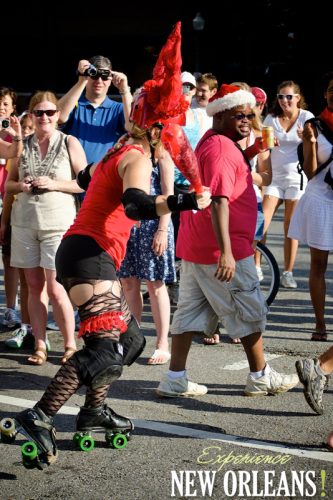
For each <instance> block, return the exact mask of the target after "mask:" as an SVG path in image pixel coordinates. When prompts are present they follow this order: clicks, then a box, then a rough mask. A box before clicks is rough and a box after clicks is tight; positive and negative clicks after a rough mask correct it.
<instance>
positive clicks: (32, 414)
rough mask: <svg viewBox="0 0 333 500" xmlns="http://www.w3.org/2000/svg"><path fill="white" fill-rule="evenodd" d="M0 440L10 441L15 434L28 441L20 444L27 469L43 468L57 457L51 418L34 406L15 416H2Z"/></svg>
mask: <svg viewBox="0 0 333 500" xmlns="http://www.w3.org/2000/svg"><path fill="white" fill-rule="evenodd" d="M0 433H1V441H2V442H5V443H11V442H13V441H14V440H15V437H16V435H17V434H22V435H23V436H25V437H27V438H28V440H29V441H27V442H25V443H24V444H23V445H22V446H21V453H22V462H23V465H24V467H26V468H27V469H33V468H35V467H37V468H38V469H43V468H44V466H45V465H50V464H51V463H52V462H55V461H56V459H57V455H58V452H57V446H56V442H55V434H56V431H55V427H54V425H53V418H51V417H48V416H47V415H45V413H44V412H43V411H42V410H41V409H40V408H38V406H35V407H34V408H32V409H28V410H24V411H22V412H21V413H19V414H18V415H17V416H16V417H15V418H3V419H2V420H1V422H0Z"/></svg>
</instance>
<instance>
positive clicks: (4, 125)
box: [1, 118, 10, 128]
mask: <svg viewBox="0 0 333 500" xmlns="http://www.w3.org/2000/svg"><path fill="white" fill-rule="evenodd" d="M9 125H10V120H9V119H8V118H4V119H3V120H1V128H8V127H9Z"/></svg>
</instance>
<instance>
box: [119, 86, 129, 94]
mask: <svg viewBox="0 0 333 500" xmlns="http://www.w3.org/2000/svg"><path fill="white" fill-rule="evenodd" d="M130 93H131V87H127V90H124V91H123V92H121V91H120V90H119V94H120V95H125V94H130Z"/></svg>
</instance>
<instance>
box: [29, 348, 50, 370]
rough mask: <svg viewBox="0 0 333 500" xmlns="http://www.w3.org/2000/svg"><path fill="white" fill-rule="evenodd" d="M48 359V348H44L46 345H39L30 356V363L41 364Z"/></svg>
mask: <svg viewBox="0 0 333 500" xmlns="http://www.w3.org/2000/svg"><path fill="white" fill-rule="evenodd" d="M46 360H47V351H46V349H44V347H37V348H36V349H35V351H34V353H33V354H32V355H31V356H29V358H28V363H29V364H30V365H36V366H41V365H43V364H44V363H45V362H46Z"/></svg>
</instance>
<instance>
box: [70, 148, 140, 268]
mask: <svg viewBox="0 0 333 500" xmlns="http://www.w3.org/2000/svg"><path fill="white" fill-rule="evenodd" d="M131 149H137V150H138V151H140V152H142V150H141V149H139V148H137V147H136V146H134V145H129V146H123V147H122V148H121V149H119V150H118V151H117V152H116V153H114V154H112V155H111V156H110V157H109V158H108V160H107V161H106V162H105V163H104V162H103V161H100V162H99V164H98V165H97V167H96V170H95V172H94V175H93V176H92V179H91V181H90V184H89V189H88V191H87V193H86V196H85V197H84V200H83V203H82V206H81V208H80V210H79V213H78V215H77V217H76V219H75V221H74V223H73V224H72V225H71V227H70V228H69V229H68V231H67V232H66V233H65V235H64V238H66V236H69V235H71V234H81V235H85V236H91V237H92V238H93V239H94V240H95V241H96V242H97V243H98V244H99V246H100V247H101V248H103V250H105V251H106V252H107V253H108V254H109V255H111V257H112V258H113V260H114V262H115V264H116V268H117V269H119V267H120V264H121V262H122V260H123V259H124V257H125V252H126V244H127V240H128V238H129V235H130V231H131V229H132V227H133V224H135V221H133V220H131V219H129V218H128V217H127V216H126V215H125V211H124V207H123V205H122V203H121V201H120V199H121V197H122V195H123V181H122V178H121V177H120V175H119V173H118V164H119V161H120V160H121V158H122V157H123V155H124V154H125V153H127V152H128V151H129V150H131ZM142 154H143V152H142Z"/></svg>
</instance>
